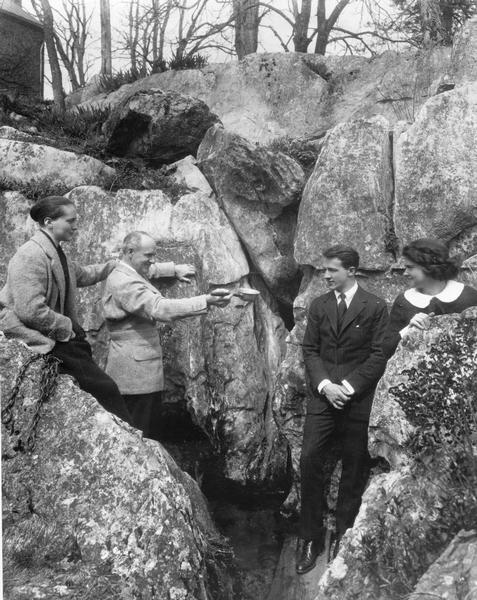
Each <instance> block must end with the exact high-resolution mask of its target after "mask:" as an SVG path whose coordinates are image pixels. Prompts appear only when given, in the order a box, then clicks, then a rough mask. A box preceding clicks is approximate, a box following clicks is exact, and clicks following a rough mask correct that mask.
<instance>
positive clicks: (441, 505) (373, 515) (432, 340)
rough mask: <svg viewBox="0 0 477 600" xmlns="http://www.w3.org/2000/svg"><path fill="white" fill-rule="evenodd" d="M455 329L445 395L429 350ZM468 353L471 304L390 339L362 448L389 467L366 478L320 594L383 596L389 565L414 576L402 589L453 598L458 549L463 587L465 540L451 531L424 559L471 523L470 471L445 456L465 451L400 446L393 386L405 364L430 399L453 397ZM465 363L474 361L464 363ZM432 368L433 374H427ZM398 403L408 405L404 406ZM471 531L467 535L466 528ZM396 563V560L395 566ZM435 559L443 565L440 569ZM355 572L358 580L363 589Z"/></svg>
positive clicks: (404, 374) (468, 553) (470, 553)
mask: <svg viewBox="0 0 477 600" xmlns="http://www.w3.org/2000/svg"><path fill="white" fill-rule="evenodd" d="M462 331H465V332H466V334H465V338H464V339H465V341H464V342H462V343H463V344H464V346H462V347H461V348H460V349H459V352H462V353H463V354H462V356H461V355H460V354H459V356H461V358H462V357H464V358H465V360H463V361H462V363H461V364H462V371H461V372H460V373H457V372H455V373H449V381H450V383H449V386H450V388H449V389H450V391H449V396H448V399H447V400H446V398H445V397H444V398H442V395H441V389H440V387H439V384H438V383H436V382H438V381H441V379H438V378H439V377H440V376H441V375H442V371H443V369H446V368H448V367H447V366H446V364H444V363H443V361H445V357H444V358H443V357H441V358H440V359H439V358H436V357H434V358H432V357H431V349H432V347H436V348H439V347H442V346H443V344H446V343H447V342H446V339H450V340H454V342H455V340H456V339H459V338H458V337H456V336H460V335H462ZM447 348H453V346H452V345H450V346H447ZM445 352H455V350H446V351H445ZM476 352H477V307H471V308H469V309H467V310H466V311H464V312H463V313H462V315H446V316H440V317H434V318H433V319H432V322H431V327H430V329H429V330H426V331H417V330H416V331H415V332H414V333H413V335H412V336H410V337H409V338H408V339H407V340H406V341H405V342H402V343H401V345H400V346H399V347H398V350H397V352H396V354H395V355H394V357H393V358H392V359H391V360H390V362H389V363H388V367H387V370H386V373H385V375H384V377H383V378H382V380H381V382H380V384H379V386H378V390H377V393H376V396H375V402H374V406H373V411H372V414H371V419H370V430H369V448H370V452H371V454H372V455H373V456H381V457H384V458H386V460H387V461H388V462H389V465H390V467H391V471H390V472H389V473H385V474H382V475H379V476H377V477H374V478H372V479H371V481H370V483H369V486H368V489H367V490H366V492H365V494H364V496H363V502H362V505H361V508H360V511H359V514H358V516H357V519H356V521H355V524H354V526H353V527H352V528H351V529H349V530H348V531H347V532H346V534H345V536H344V537H343V540H342V543H341V545H340V551H339V554H338V556H337V558H336V559H335V560H334V561H333V562H332V563H331V565H330V567H329V568H328V570H327V571H326V573H325V574H324V576H323V578H322V580H321V582H320V594H321V595H320V596H319V597H320V598H322V597H323V598H330V599H331V598H332V599H333V600H351V599H352V598H356V597H360V598H365V599H369V600H386V599H387V598H389V597H392V593H391V591H392V588H390V587H389V586H390V585H391V586H392V585H394V584H393V583H392V582H391V581H390V577H389V575H390V573H391V572H392V570H393V569H394V570H395V571H394V572H395V573H396V576H397V578H398V580H400V581H401V582H403V581H407V583H406V585H407V586H409V585H411V584H412V585H415V584H417V587H416V588H415V590H414V592H413V593H414V596H413V595H412V594H411V596H410V597H415V598H417V597H418V595H419V592H420V593H422V594H425V593H431V592H432V593H437V594H438V595H439V596H440V597H446V598H447V597H449V598H454V597H455V598H458V595H457V596H453V595H450V596H448V595H446V594H447V591H446V590H448V589H449V585H450V584H451V579H450V571H451V570H450V565H451V561H453V560H454V559H456V562H457V561H458V559H457V556H461V557H462V558H463V559H464V560H467V563H466V566H465V568H463V571H462V573H461V575H462V577H461V579H462V578H463V581H462V583H463V585H464V584H467V582H468V583H470V584H471V587H472V584H474V585H475V574H473V571H472V569H473V566H472V565H473V561H474V560H475V557H474V554H475V548H473V545H472V544H471V545H470V547H469V546H467V545H460V544H459V542H456V540H454V542H453V543H452V544H451V546H450V548H448V550H446V551H445V552H444V554H443V556H442V558H441V559H439V560H438V561H437V563H436V564H435V565H433V566H432V567H431V564H432V562H433V561H434V560H435V559H437V558H438V557H439V555H440V554H441V553H442V551H443V550H444V548H445V547H446V545H447V544H448V543H449V542H450V541H451V539H452V536H453V535H454V534H455V533H456V532H457V531H458V530H459V529H460V528H461V527H462V526H466V525H467V524H468V525H469V527H473V523H474V522H475V518H474V516H473V515H474V514H475V497H473V496H472V490H473V487H474V486H473V483H472V478H471V476H470V478H469V479H468V481H467V483H466V479H465V477H464V478H462V476H463V474H464V473H466V470H465V467H462V472H461V473H460V475H458V476H456V475H455V472H456V469H458V468H459V466H456V463H455V462H452V460H454V461H455V460H457V459H456V458H455V456H460V458H459V459H458V460H459V463H461V464H465V457H463V456H462V454H459V455H457V454H456V455H455V456H454V454H453V452H454V451H455V448H453V447H452V446H451V445H449V446H448V447H447V446H445V447H444V448H441V449H439V448H438V447H435V448H434V447H423V448H421V449H420V459H419V460H416V457H415V454H412V452H411V450H410V448H409V446H408V445H407V442H409V440H410V436H411V434H412V433H414V432H415V431H416V426H415V425H414V424H413V422H411V421H410V418H411V417H410V416H409V413H408V414H407V415H406V413H405V412H404V410H403V408H402V407H401V404H400V400H399V399H398V397H397V396H396V394H395V393H393V391H392V390H394V389H396V388H397V387H398V386H399V385H400V384H401V383H406V381H408V377H409V372H410V371H412V369H413V368H415V369H416V370H417V372H419V371H422V370H423V369H426V370H427V373H428V374H429V381H430V385H431V384H432V385H435V386H436V388H435V389H436V392H435V398H436V399H435V402H436V403H437V402H439V407H440V406H441V404H442V402H447V405H452V403H454V402H455V394H456V389H457V387H458V386H463V387H462V388H460V387H459V389H462V390H467V389H468V386H469V385H470V386H472V385H473V382H474V381H475V374H476V372H475V354H476ZM449 360H450V359H449ZM473 360H474V362H473ZM449 364H452V362H449ZM470 365H473V368H472V367H470V368H469V366H470ZM433 373H435V374H436V378H434V379H433ZM444 373H445V371H444ZM451 378H452V379H451ZM454 382H460V383H454ZM452 386H454V387H452ZM456 386H457V387H456ZM446 389H447V388H446ZM398 393H399V392H398ZM439 407H438V406H437V405H436V407H435V409H434V410H435V413H436V414H439V415H440V417H439V418H440V419H441V420H443V422H442V423H440V425H441V426H443V427H444V428H445V419H446V417H445V413H442V412H438V410H439V411H440V410H441V409H440V408H439ZM407 410H408V411H409V410H410V407H409V405H408V409H407ZM412 410H414V409H412ZM428 410H429V413H428V414H429V416H430V415H432V410H433V409H432V407H429V409H428ZM448 410H449V409H448ZM416 414H417V413H416ZM442 415H444V416H442ZM412 418H413V419H414V418H415V415H414V416H413V417H412ZM436 425H437V423H436ZM469 425H470V427H471V428H472V427H473V426H474V425H472V423H469ZM427 427H429V423H428V425H427ZM471 431H473V430H472V429H471ZM469 439H470V438H469ZM449 443H450V442H449ZM474 452H475V450H474ZM453 456H454V458H452V457H453ZM467 503H468V504H467ZM456 515H458V516H456ZM466 536H470V538H469V539H473V537H472V535H471V534H470V533H465V534H463V537H464V538H465V537H466ZM473 536H474V538H475V534H473ZM474 545H475V544H474ZM406 557H407V558H406ZM464 557H465V558H464ZM399 561H401V562H399ZM406 561H408V562H406ZM446 561H447V562H446ZM399 564H400V565H401V567H396V565H399ZM454 564H455V563H454ZM444 565H445V568H446V569H447V568H448V569H449V570H448V571H445V572H444V571H439V569H440V568H443V567H444ZM429 567H430V570H429V572H428V573H427V574H426V575H424V576H423V577H422V579H421V581H420V582H419V583H418V581H417V579H418V576H419V575H420V574H423V573H425V572H426V571H427V569H428V568H429ZM467 567H468V568H467ZM474 570H475V569H474ZM464 571H465V573H464ZM454 572H455V568H454ZM437 573H439V575H437ZM416 576H417V577H416ZM406 578H407V579H406ZM457 578H458V577H457V576H456V578H455V580H456V581H457ZM391 579H392V577H391ZM363 581H366V582H367V584H366V586H365V587H364V588H363ZM403 585H404V584H403ZM469 589H470V588H469ZM394 591H396V590H394Z"/></svg>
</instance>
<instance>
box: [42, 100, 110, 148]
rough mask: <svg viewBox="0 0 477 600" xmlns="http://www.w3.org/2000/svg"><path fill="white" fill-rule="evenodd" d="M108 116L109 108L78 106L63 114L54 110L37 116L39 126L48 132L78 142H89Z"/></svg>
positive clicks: (98, 131)
mask: <svg viewBox="0 0 477 600" xmlns="http://www.w3.org/2000/svg"><path fill="white" fill-rule="evenodd" d="M108 116H109V108H101V107H94V106H87V107H84V106H78V107H76V108H74V109H73V110H70V111H68V112H66V113H64V114H62V113H60V112H58V111H57V110H55V109H54V108H51V109H50V110H46V111H44V112H43V113H42V114H41V115H40V116H39V122H40V125H41V126H43V127H44V128H46V129H47V130H48V132H50V133H53V134H56V135H58V136H67V137H72V138H76V139H78V140H89V139H91V137H92V136H94V135H95V134H99V133H100V131H101V126H102V125H103V123H104V122H105V121H106V119H107V118H108Z"/></svg>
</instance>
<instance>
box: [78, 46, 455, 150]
mask: <svg viewBox="0 0 477 600" xmlns="http://www.w3.org/2000/svg"><path fill="white" fill-rule="evenodd" d="M449 63H450V50H449V49H448V48H435V49H433V50H432V51H430V52H420V53H415V52H402V53H398V52H392V51H389V52H385V53H384V54H382V55H381V56H378V57H373V58H365V57H360V56H341V57H338V56H325V57H322V56H318V55H313V54H299V53H294V52H287V53H275V54H273V53H261V54H251V55H248V56H246V57H245V58H244V59H243V60H242V61H240V62H233V61H231V62H228V63H223V64H211V65H208V66H206V67H203V68H202V69H194V70H186V71H167V72H165V73H159V74H156V75H151V76H150V77H146V78H145V79H141V80H139V81H136V82H134V83H132V84H128V85H124V86H122V87H121V88H120V89H119V90H117V91H115V92H113V93H111V94H109V95H106V94H102V93H98V91H96V95H94V89H93V88H94V86H90V87H89V88H87V89H86V90H85V92H84V94H83V96H82V93H76V94H75V95H74V96H73V97H71V104H76V103H81V102H86V103H87V104H93V105H109V106H113V107H114V106H116V105H117V104H119V103H121V102H122V101H123V100H124V98H125V97H127V96H128V95H131V94H133V93H135V92H138V91H141V90H149V89H153V88H159V89H161V90H164V91H173V92H177V93H180V94H186V95H190V96H195V97H196V98H199V99H200V100H202V101H203V102H205V103H206V104H207V106H209V107H210V110H212V111H213V112H214V113H216V114H217V115H218V116H219V118H220V120H221V121H222V123H223V124H224V127H225V128H226V129H227V130H228V131H230V132H233V133H237V134H239V135H241V136H243V137H244V138H245V139H247V140H249V141H251V142H253V143H259V144H267V143H269V142H270V141H271V140H273V139H276V138H280V137H285V136H287V137H291V138H303V137H306V138H308V137H311V138H317V137H320V136H322V135H323V134H324V133H325V132H326V131H327V130H328V129H331V128H332V127H334V126H335V125H337V124H338V123H342V122H344V121H349V120H354V119H358V118H365V119H366V118H369V117H371V116H374V115H383V116H384V117H385V118H386V119H388V120H389V121H390V122H391V123H393V122H395V121H398V120H402V119H405V120H409V119H410V118H412V116H413V113H414V111H415V110H417V108H418V107H419V106H421V105H422V104H423V102H425V100H426V99H427V98H428V97H429V94H430V89H431V86H432V83H433V82H434V80H436V79H437V78H439V77H440V76H441V75H443V74H445V73H446V72H447V70H448V67H449Z"/></svg>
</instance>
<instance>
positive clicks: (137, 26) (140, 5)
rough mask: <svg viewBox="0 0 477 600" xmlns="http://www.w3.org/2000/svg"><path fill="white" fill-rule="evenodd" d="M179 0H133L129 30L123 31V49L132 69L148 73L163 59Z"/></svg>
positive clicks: (130, 4) (121, 48) (143, 73)
mask: <svg viewBox="0 0 477 600" xmlns="http://www.w3.org/2000/svg"><path fill="white" fill-rule="evenodd" d="M175 5H176V0H167V1H166V2H164V1H162V2H161V1H160V0H145V1H141V0H131V1H130V3H129V15H128V16H129V18H128V27H127V31H126V32H122V34H121V44H120V50H125V51H126V52H127V53H128V56H129V60H130V64H131V70H132V71H133V72H135V73H138V74H140V75H145V74H146V73H147V72H148V70H149V69H150V68H151V67H153V66H154V65H158V64H160V63H163V62H164V47H165V41H166V29H167V25H168V23H169V18H170V16H171V12H172V10H173V8H174V7H175Z"/></svg>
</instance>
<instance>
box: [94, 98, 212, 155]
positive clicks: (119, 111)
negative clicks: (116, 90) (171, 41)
mask: <svg viewBox="0 0 477 600" xmlns="http://www.w3.org/2000/svg"><path fill="white" fill-rule="evenodd" d="M217 121H219V119H218V117H217V116H216V115H215V114H213V113H212V112H211V111H210V109H209V107H208V106H207V105H206V104H205V103H204V102H202V101H201V100H199V99H197V98H192V97H190V96H184V95H183V94H178V93H176V92H172V91H167V92H163V91H161V90H160V89H149V90H147V91H139V92H136V93H134V94H132V95H130V96H127V97H126V98H125V99H124V100H123V101H122V102H121V103H120V104H119V105H118V106H116V107H115V108H114V109H113V110H112V112H111V114H110V116H109V118H108V120H107V121H106V123H105V124H104V126H103V131H104V133H105V135H106V138H107V150H108V151H109V152H111V153H112V154H116V155H117V156H129V157H140V158H144V159H147V161H148V162H149V163H151V164H153V165H161V164H164V163H166V164H167V163H171V162H174V161H176V160H179V159H181V158H184V157H185V156H187V155H188V154H193V155H195V154H196V152H197V148H198V147H199V144H200V142H201V140H202V138H203V137H204V135H205V132H206V131H207V129H209V127H211V126H212V125H213V124H214V123H216V122H217Z"/></svg>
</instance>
